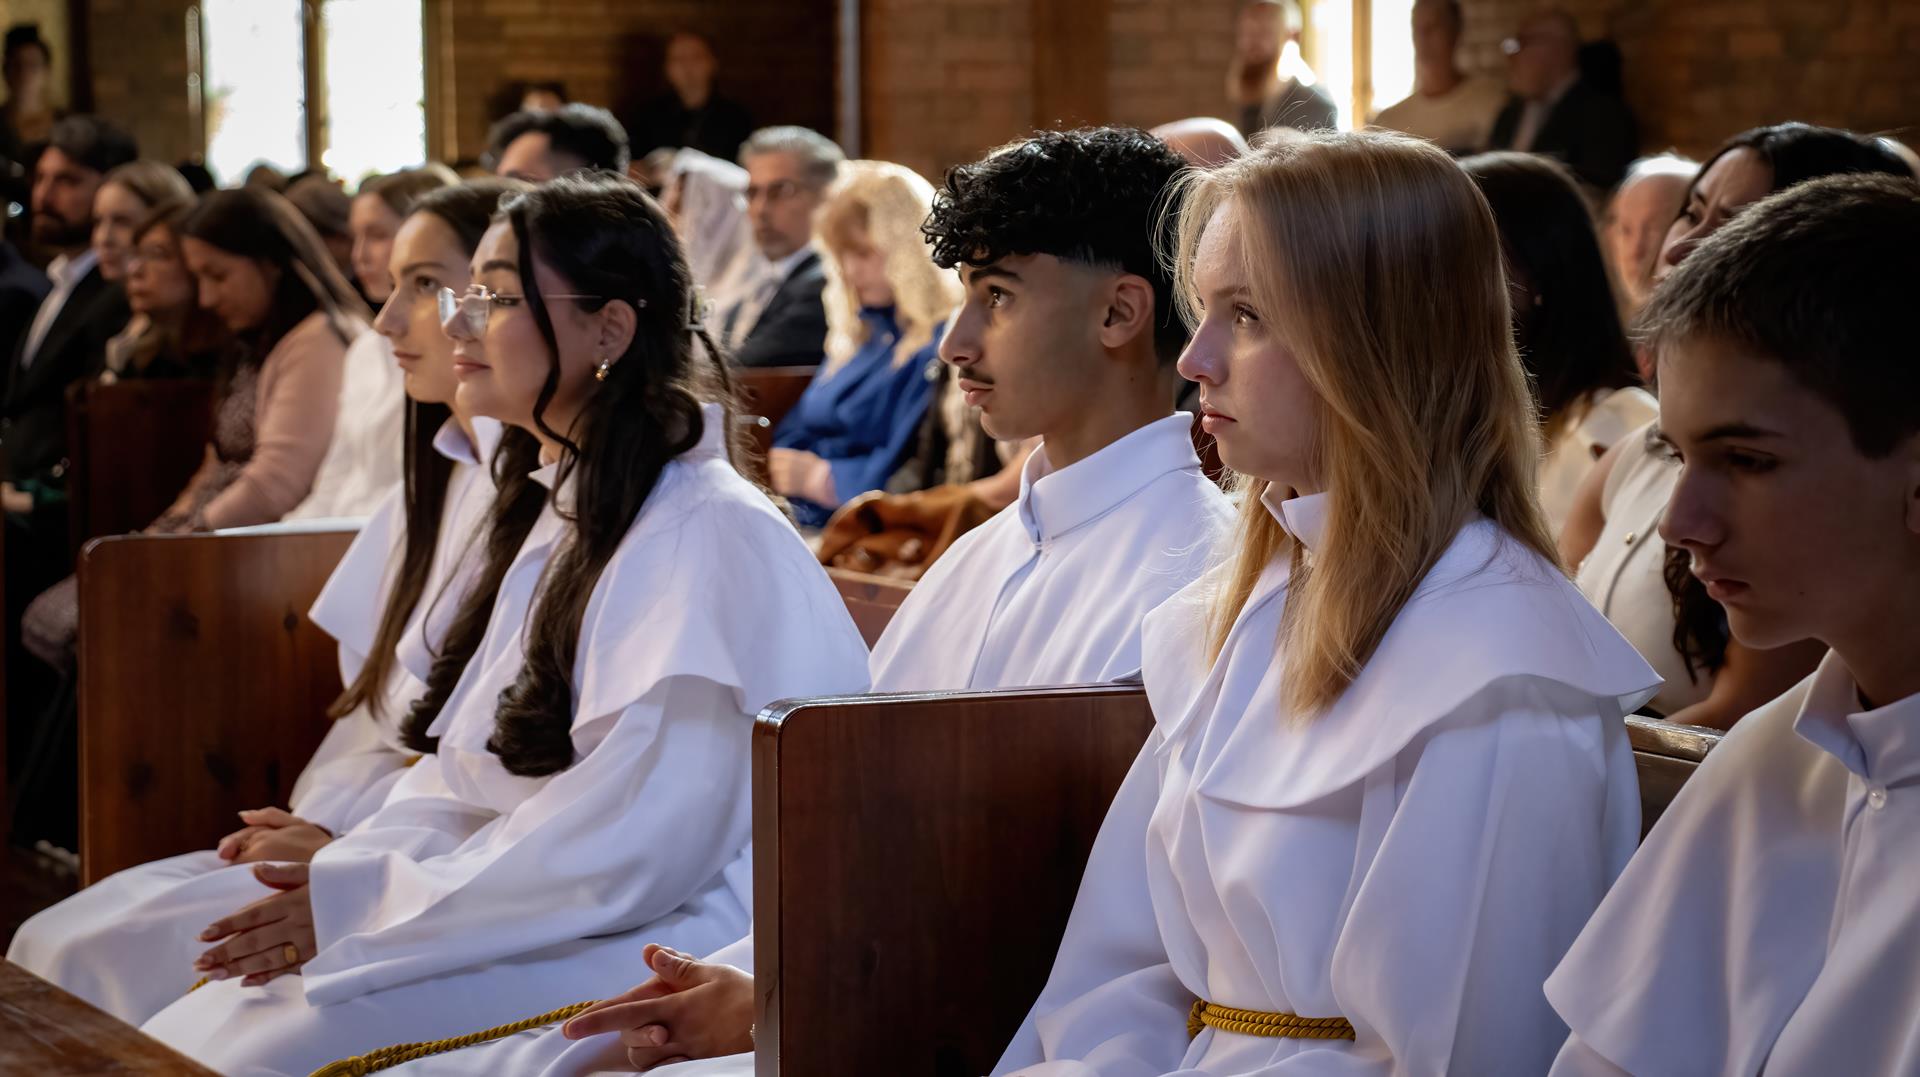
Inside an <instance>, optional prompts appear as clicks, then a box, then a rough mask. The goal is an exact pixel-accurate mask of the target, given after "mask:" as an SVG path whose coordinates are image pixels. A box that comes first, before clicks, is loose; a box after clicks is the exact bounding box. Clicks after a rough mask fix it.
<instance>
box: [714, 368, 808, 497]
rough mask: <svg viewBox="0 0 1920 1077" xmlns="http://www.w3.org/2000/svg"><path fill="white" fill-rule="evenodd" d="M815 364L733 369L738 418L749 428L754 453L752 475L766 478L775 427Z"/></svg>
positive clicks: (801, 390) (750, 465)
mask: <svg viewBox="0 0 1920 1077" xmlns="http://www.w3.org/2000/svg"><path fill="white" fill-rule="evenodd" d="M814 369H815V368H813V367H810V366H770V367H749V368H746V369H743V370H735V371H734V372H733V384H734V390H735V394H736V395H737V396H738V397H739V400H740V413H739V415H738V416H736V418H737V419H738V420H739V422H741V423H742V424H743V425H745V427H746V428H747V436H748V440H749V441H751V442H752V444H753V450H754V454H753V456H752V457H751V458H750V459H749V460H748V461H746V469H747V470H748V472H749V473H750V477H752V478H755V479H758V480H759V481H761V482H763V483H764V482H766V481H767V454H768V453H769V452H770V451H771V450H772V448H773V431H774V428H775V427H777V426H779V425H780V420H782V419H784V418H786V417H787V412H789V411H792V410H793V406H794V405H795V404H797V403H799V402H800V394H801V393H804V392H806V391H807V385H808V384H809V383H811V382H812V381H813V372H814Z"/></svg>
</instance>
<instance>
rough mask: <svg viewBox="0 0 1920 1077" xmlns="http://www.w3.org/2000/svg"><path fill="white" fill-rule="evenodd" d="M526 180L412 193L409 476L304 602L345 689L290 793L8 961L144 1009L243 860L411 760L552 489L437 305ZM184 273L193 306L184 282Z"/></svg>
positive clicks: (247, 862) (50, 921)
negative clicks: (462, 357)
mask: <svg viewBox="0 0 1920 1077" xmlns="http://www.w3.org/2000/svg"><path fill="white" fill-rule="evenodd" d="M521 189H523V185H521V184H518V183H514V182H512V181H507V180H492V179H488V180H480V181H476V182H474V183H471V184H467V185H464V186H460V187H455V188H450V189H447V190H443V191H440V192H437V193H434V194H432V195H428V196H426V197H425V198H423V199H422V200H420V202H419V203H417V204H416V206H415V207H414V209H413V211H412V213H411V214H410V215H409V216H408V217H406V218H405V220H404V223H403V224H402V226H401V227H400V228H399V229H398V234H397V236H396V238H395V241H394V244H393V250H392V258H391V266H392V269H393V270H394V277H395V280H396V281H397V285H396V287H395V288H393V289H392V290H391V295H390V296H389V298H388V300H387V302H386V305H385V306H384V307H382V309H381V311H380V313H379V315H378V316H377V317H376V318H375V319H374V328H375V329H376V330H377V331H378V332H380V333H381V334H382V335H383V336H384V337H385V339H386V340H387V342H388V343H389V344H390V345H391V347H392V349H393V352H394V355H395V357H396V359H397V360H398V361H399V363H400V370H401V376H402V377H403V378H404V380H405V386H406V395H407V402H406V404H405V412H404V422H405V428H406V434H407V436H406V439H405V444H404V461H405V468H404V472H405V474H404V479H403V481H401V482H399V483H396V484H395V485H394V487H393V488H392V489H391V490H390V491H389V493H388V495H387V497H386V499H385V500H384V501H383V502H382V503H381V505H380V507H379V508H378V509H377V510H376V511H375V512H374V514H373V516H372V517H371V518H370V519H369V520H368V521H367V523H366V525H365V526H364V527H363V528H362V529H361V531H360V535H359V537H358V538H357V539H355V541H354V543H353V545H352V547H350V548H349V549H348V551H347V554H346V556H345V557H344V558H342V560H341V562H340V565H339V567H337V568H336V569H335V570H334V573H333V576H332V577H331V578H330V579H329V580H328V582H327V586H326V588H325V589H324V590H323V591H322V592H321V594H320V598H319V600H318V601H317V602H316V603H315V605H314V609H313V611H312V614H311V616H312V617H313V620H314V622H315V623H316V624H318V625H320V626H321V627H322V628H324V629H325V630H326V631H327V632H328V633H329V634H330V635H332V636H333V637H334V638H335V639H336V640H338V641H339V644H340V671H341V678H342V680H343V682H344V683H345V684H346V686H347V687H346V690H345V691H344V692H343V693H342V694H341V695H340V698H339V699H337V700H336V701H335V702H334V704H333V706H332V707H331V708H330V710H329V717H331V718H332V719H334V721H333V722H332V723H331V724H330V725H329V727H328V730H327V735H326V738H325V740H324V741H323V742H322V743H321V746H320V748H319V750H318V751H317V752H316V753H315V754H314V758H313V760H312V761H311V762H310V763H309V764H308V765H307V768H306V769H305V771H303V772H302V773H301V775H300V777H299V779H298V780H297V781H296V782H295V783H294V787H293V795H292V797H291V798H290V803H289V804H288V806H287V808H285V809H283V808H281V807H278V806H271V807H265V808H261V809H258V810H255V811H249V812H243V813H241V816H240V822H241V827H240V829H238V830H236V831H234V832H233V833H231V834H229V835H227V836H226V837H225V838H223V839H221V841H220V842H219V844H218V846H217V847H215V848H213V849H209V850H205V851H201V852H195V853H188V854H185V855H182V856H177V857H172V858H169V859H166V860H160V861H155V862H153V863H150V864H144V865H141V866H139V867H136V868H131V869H129V870H127V871H123V872H120V873H119V874H116V875H114V876H111V877H110V878H107V879H104V880H102V881H100V882H99V883H96V884H94V885H93V886H91V887H88V888H87V889H86V890H83V891H81V892H80V893H79V894H77V895H75V896H74V897H72V898H69V899H68V900H66V901H64V902H61V903H60V904H59V905H56V906H54V907H53V908H51V909H48V910H46V911H45V912H42V913H41V914H39V915H38V916H36V917H34V918H33V919H32V920H29V921H28V922H27V923H26V924H25V925H24V926H23V927H22V928H21V929H20V931H19V932H18V933H17V934H16V935H15V936H14V938H13V942H12V944H11V946H10V948H9V950H8V954H7V956H8V959H9V960H11V961H13V962H14V963H15V964H18V965H21V966H23V967H25V968H28V969H30V970H32V971H33V972H35V973H37V974H39V975H40V976H43V977H45V978H46V979H49V980H52V981H53V982H55V983H58V984H60V985H61V986H62V987H64V988H66V989H67V990H69V991H72V992H73V993H75V994H78V995H80V996H81V997H82V998H85V999H87V1000H88V1001H89V1002H92V1003H93V1004H94V1005H96V1006H99V1007H100V1008H102V1009H104V1010H106V1011H107V1012H109V1013H111V1014H113V1015H114V1016H116V1017H118V1018H120V1019H121V1020H124V1021H127V1022H129V1023H132V1024H139V1023H140V1022H142V1021H145V1020H147V1019H148V1018H150V1017H152V1016H153V1015H154V1014H155V1013H157V1012H159V1011H160V1010H161V1009H162V1008H164V1007H165V1006H167V1005H168V1004H170V1003H172V1002H174V1001H176V1000H177V999H179V998H180V997H181V996H182V995H184V994H186V993H187V990H188V988H189V987H191V986H192V984H193V981H194V980H195V979H196V978H197V977H196V974H195V973H194V971H193V968H192V964H193V960H194V958H196V957H198V956H199V954H200V952H201V951H202V950H204V949H205V946H204V945H203V944H200V943H199V942H198V941H197V940H196V938H195V936H196V934H197V933H198V932H199V931H200V930H201V929H202V928H203V927H205V926H206V924H207V921H208V920H210V919H211V918H213V917H216V916H220V915H224V914H226V913H229V912H232V911H233V910H235V909H237V908H239V907H240V906H242V905H244V904H246V903H248V902H250V901H253V900H255V899H256V898H258V897H260V896H261V893H262V890H261V886H260V883H259V881H258V880H257V879H255V878H254V875H253V865H254V864H257V863H265V862H269V861H271V862H305V861H307V860H310V859H311V858H312V856H313V854H314V852H315V851H317V850H318V849H319V848H320V847H321V846H323V845H325V844H326V843H328V842H329V841H331V840H333V838H334V837H335V836H337V835H342V834H346V833H348V832H350V831H351V830H352V829H353V828H354V827H355V826H357V825H358V824H359V823H360V821H361V820H363V819H365V818H366V817H367V816H369V815H371V814H373V812H374V811H375V810H377V809H378V808H379V807H380V805H381V803H382V802H383V801H384V799H385V797H386V794H387V792H388V791H389V790H390V789H391V788H392V786H393V785H394V784H395V783H396V782H397V781H398V780H399V778H400V776H401V775H402V774H403V773H405V770H406V768H407V767H409V766H411V765H413V764H414V763H415V762H416V761H417V760H418V758H419V756H420V754H421V753H420V749H418V748H416V747H412V746H410V745H411V744H413V743H416V742H418V740H419V739H420V738H419V735H418V733H412V732H410V731H413V730H424V729H425V728H426V726H427V724H429V723H431V722H432V721H433V719H434V717H435V716H436V715H437V714H438V713H439V710H440V708H441V707H442V706H443V705H444V704H445V703H446V700H447V698H448V696H449V695H450V693H451V690H452V688H453V684H454V682H455V681H457V680H458V679H459V677H460V674H461V672H462V671H463V670H464V669H465V667H466V665H467V661H468V659H470V658H471V657H472V655H473V653H474V651H475V649H476V648H477V647H478V645H479V642H480V635H481V633H483V632H484V631H485V629H486V620H487V613H488V612H489V610H490V609H491V607H492V604H493V597H494V593H495V591H496V590H497V589H498V586H499V583H500V578H501V576H502V575H504V573H505V571H506V567H507V564H508V563H509V562H510V561H511V560H512V559H513V556H514V555H515V554H516V553H517V552H518V551H519V548H520V543H521V542H522V541H523V540H524V539H525V537H526V535H527V532H528V530H529V529H530V528H531V527H532V524H533V521H534V519H535V518H536V517H537V516H538V515H539V513H540V510H541V505H542V503H543V502H544V501H545V494H546V491H545V488H543V487H541V486H540V485H539V484H538V483H536V482H534V481H533V480H532V479H531V478H529V477H528V472H530V471H531V470H532V469H533V468H534V467H535V466H536V464H537V456H538V452H539V446H538V443H537V442H536V441H535V440H534V439H533V437H532V436H531V435H528V434H525V433H519V432H515V433H512V434H509V435H508V436H507V437H505V438H504V439H503V437H502V427H501V425H500V424H499V423H498V422H495V421H493V420H490V419H485V418H481V417H478V416H475V415H473V414H472V413H471V412H470V411H468V410H467V409H466V408H464V407H462V406H461V405H460V403H459V401H458V399H457V398H456V395H455V389H456V387H457V382H456V380H455V378H454V374H453V342H452V341H450V340H448V339H447V337H446V335H445V334H444V333H443V332H441V329H440V319H439V317H438V312H437V299H436V297H437V294H438V292H439V291H440V289H442V288H443V287H458V288H464V287H466V285H467V283H468V261H469V259H470V258H471V256H472V253H473V249H474V247H475V245H476V244H477V243H478V242H479V239H480V235H481V234H482V233H483V232H485V231H486V229H487V225H488V223H489V219H490V218H491V216H492V214H493V212H494V210H495V208H496V207H497V206H498V205H499V203H500V199H501V198H502V196H504V195H507V194H511V193H514V192H516V191H519V190H521ZM170 228H171V226H170V225H166V224H161V223H156V224H154V225H152V226H151V227H149V228H147V229H145V230H143V233H142V235H141V238H140V239H139V241H138V245H137V246H136V251H137V252H141V251H145V252H149V253H148V254H143V255H141V257H139V258H137V259H136V261H135V268H134V270H133V272H132V274H131V276H130V279H129V283H130V284H131V283H132V282H134V281H138V280H140V279H141V278H142V277H143V275H146V274H148V272H149V271H148V267H147V261H148V260H149V257H150V258H151V260H152V261H154V262H155V263H156V265H155V266H154V267H153V269H154V271H155V272H156V273H157V271H158V270H159V269H160V268H161V267H160V266H159V265H158V264H157V263H159V262H160V261H161V254H162V253H163V248H162V247H161V246H159V244H162V243H164V242H166V241H169V239H170V236H171V232H170ZM150 245H152V246H150ZM178 272H179V273H180V274H181V275H182V276H184V274H185V270H184V267H181V268H179V269H178ZM383 272H384V269H383ZM176 283H177V282H176ZM182 287H185V288H186V289H187V291H186V293H185V294H186V295H187V299H186V302H188V303H189V304H190V303H191V295H192V292H191V281H190V280H188V281H186V282H185V283H184V284H182ZM130 291H133V289H130ZM496 447H497V448H498V451H497V452H496V451H495V450H496ZM301 717H302V720H313V719H311V718H305V717H304V716H301Z"/></svg>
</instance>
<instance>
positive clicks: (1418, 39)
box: [1413, 3, 1460, 62]
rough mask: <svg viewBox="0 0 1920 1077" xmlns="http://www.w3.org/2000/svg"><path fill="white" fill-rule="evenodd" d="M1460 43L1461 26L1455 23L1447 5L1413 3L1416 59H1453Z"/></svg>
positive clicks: (1424, 60)
mask: <svg viewBox="0 0 1920 1077" xmlns="http://www.w3.org/2000/svg"><path fill="white" fill-rule="evenodd" d="M1459 45H1460V28H1459V27H1458V26H1456V25H1454V22H1453V16H1452V15H1451V14H1449V13H1448V11H1447V5H1445V4H1436V3H1416V4H1414V5H1413V58H1414V59H1415V60H1416V61H1422V62H1426V61H1440V60H1444V61H1451V60H1452V59H1453V54H1454V52H1455V51H1456V50H1457V49H1458V48H1459Z"/></svg>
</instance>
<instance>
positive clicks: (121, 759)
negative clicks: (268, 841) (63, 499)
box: [79, 531, 354, 884]
mask: <svg viewBox="0 0 1920 1077" xmlns="http://www.w3.org/2000/svg"><path fill="white" fill-rule="evenodd" d="M353 537H354V532H352V531H292V532H283V533H273V534H243V535H220V534H212V535H164V536H158V535H129V536H122V537H118V538H108V539H100V540H98V541H95V542H94V543H92V544H91V545H89V546H88V547H87V549H86V552H85V553H84V554H83V555H82V557H81V561H80V645H79V655H80V858H81V881H82V883H83V884H89V883H93V882H96V881H98V880H99V879H101V878H104V877H105V876H107V875H110V874H112V873H113V872H115V871H119V870H120V869H122V868H127V867H131V866H133V865H135V864H140V863H144V862H146V861H149V860H155V859H158V858H160V857H164V856H172V855H174V854H176V853H183V852H189V851H192V850H195V849H206V848H210V847H211V846H212V843H213V842H214V841H216V840H218V839H219V838H220V837H221V836H222V835H224V834H227V833H230V832H231V831H233V830H235V829H237V828H238V825H239V824H238V821H237V820H236V819H235V818H234V813H235V812H237V811H239V810H241V809H243V808H258V807H263V806H266V805H285V804H286V802H287V797H288V795H289V794H290V793H291V792H292V789H293V782H294V779H295V778H297V777H298V776H299V774H300V771H301V769H302V768H304V767H305V766H306V764H307V760H308V759H310V758H311V757H312V755H313V750H314V749H315V748H316V747H318V746H319V744H320V739H321V737H322V736H324V735H325V733H326V731H327V718H326V709H327V706H328V705H329V704H330V703H332V702H333V700H334V698H335V697H336V696H337V695H339V693H340V671H339V657H338V655H339V652H338V649H337V648H336V646H335V644H334V641H333V640H332V639H331V638H329V637H328V636H327V634H326V633H324V632H322V631H321V630H320V629H319V627H318V626H316V625H315V624H314V623H313V622H312V621H311V620H309V619H308V618H307V610H308V608H309V607H311V606H312V605H313V601H314V599H315V597H317V596H318V595H319V593H320V588H321V587H322V586H323V585H324V584H325V583H326V581H327V577H328V576H329V575H331V574H332V572H333V568H334V566H335V565H336V564H337V563H339V560H340V557H341V555H342V554H344V553H345V552H346V549H347V546H348V545H349V544H350V543H351V542H352V541H353Z"/></svg>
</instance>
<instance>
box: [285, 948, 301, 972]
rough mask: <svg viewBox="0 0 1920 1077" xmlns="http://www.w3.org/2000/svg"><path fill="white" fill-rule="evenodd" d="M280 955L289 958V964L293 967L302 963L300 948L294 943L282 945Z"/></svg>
mask: <svg viewBox="0 0 1920 1077" xmlns="http://www.w3.org/2000/svg"><path fill="white" fill-rule="evenodd" d="M280 956H282V957H284V958H286V959H287V965H288V967H289V968H291V967H292V966H294V965H298V964H299V963H300V948H299V947H297V946H295V945H294V944H293V943H287V944H286V945H285V946H282V947H280Z"/></svg>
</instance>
